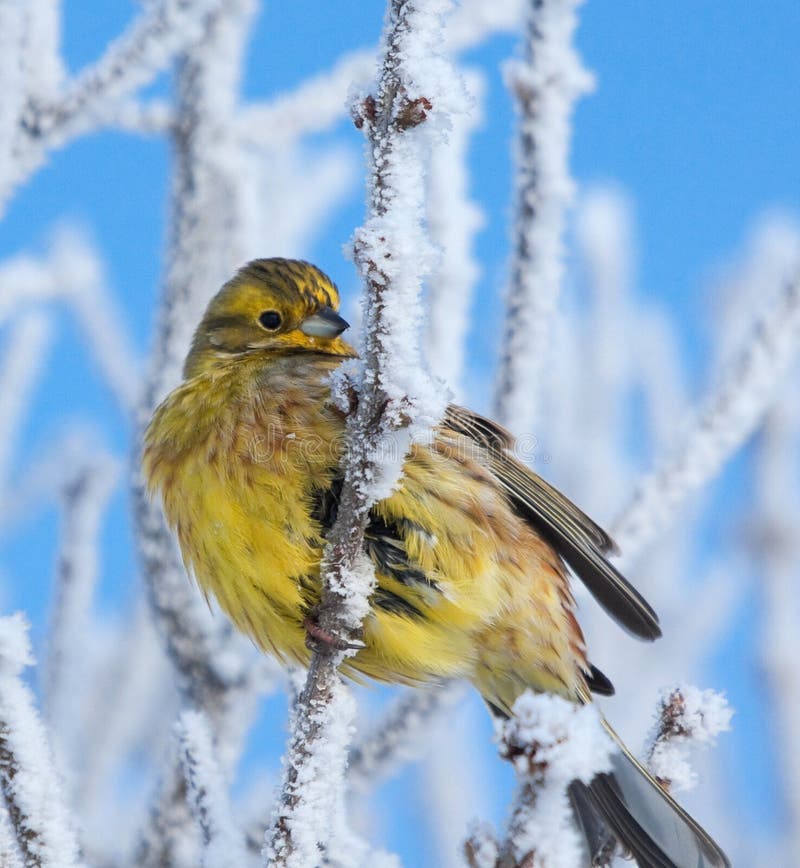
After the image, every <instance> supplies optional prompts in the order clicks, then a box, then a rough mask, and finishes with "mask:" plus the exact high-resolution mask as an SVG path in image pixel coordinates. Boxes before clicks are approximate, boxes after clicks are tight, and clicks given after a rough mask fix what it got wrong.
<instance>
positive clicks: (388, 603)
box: [372, 587, 425, 620]
mask: <svg viewBox="0 0 800 868" xmlns="http://www.w3.org/2000/svg"><path fill="white" fill-rule="evenodd" d="M372 601H373V602H374V603H375V605H376V606H378V607H379V608H380V609H383V610H384V612H391V613H392V614H393V615H404V616H405V617H407V618H416V619H420V620H424V618H425V615H424V614H423V613H422V612H421V611H420V610H419V609H418V608H417V607H416V606H415V605H414V604H413V603H410V602H409V601H408V600H406V599H405V598H404V597H401V596H400V595H399V594H395V593H394V591H390V590H388V589H387V588H384V587H378V588H376V589H375V593H374V594H373V595H372Z"/></svg>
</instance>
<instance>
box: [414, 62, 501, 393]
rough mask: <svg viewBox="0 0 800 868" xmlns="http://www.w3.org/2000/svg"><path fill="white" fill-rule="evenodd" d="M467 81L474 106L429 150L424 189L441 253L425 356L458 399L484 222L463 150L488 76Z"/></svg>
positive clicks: (431, 288)
mask: <svg viewBox="0 0 800 868" xmlns="http://www.w3.org/2000/svg"><path fill="white" fill-rule="evenodd" d="M466 83H467V92H468V94H469V96H470V99H471V102H472V103H473V106H472V109H471V111H469V112H465V113H463V114H459V115H455V116H454V117H453V128H452V130H451V131H450V134H449V136H448V137H447V140H446V141H444V142H441V143H439V144H438V145H437V146H436V147H435V148H434V149H433V154H432V158H431V171H430V180H429V186H430V192H429V194H428V228H429V230H430V234H431V241H432V242H433V243H434V244H435V245H436V246H437V247H439V248H440V249H441V257H440V261H439V263H438V265H437V267H436V270H435V272H434V274H433V275H432V276H431V279H430V280H429V281H428V298H429V302H428V311H429V320H428V334H427V342H426V348H427V358H428V365H429V366H430V369H431V371H432V372H433V373H434V375H435V376H437V377H440V378H441V379H442V380H444V382H445V383H446V384H447V385H448V386H449V387H450V389H451V390H452V391H453V393H454V396H455V399H456V400H460V394H461V378H462V376H463V373H464V371H463V368H464V351H465V345H464V342H465V340H466V336H467V329H468V327H469V314H470V305H471V302H472V294H473V291H474V289H475V284H476V282H477V280H478V277H479V275H480V267H479V265H478V263H477V261H476V259H475V254H474V249H473V244H474V240H475V234H476V233H477V232H478V230H479V229H481V227H482V226H483V223H484V217H483V212H482V211H481V209H480V208H479V207H478V206H477V205H476V204H475V202H473V201H472V200H471V199H470V198H469V190H468V188H469V178H468V176H467V152H468V148H469V144H470V138H471V134H472V132H474V130H475V129H476V128H477V127H478V126H479V125H480V124H481V123H482V121H483V112H482V110H481V108H480V105H481V103H482V101H483V97H484V92H485V90H486V81H485V79H484V78H483V76H481V75H480V74H479V73H477V72H474V73H471V74H469V75H467V76H466Z"/></svg>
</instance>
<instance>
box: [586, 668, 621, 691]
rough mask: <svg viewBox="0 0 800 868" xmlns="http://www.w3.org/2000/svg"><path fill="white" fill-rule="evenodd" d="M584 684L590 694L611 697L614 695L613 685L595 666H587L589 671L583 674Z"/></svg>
mask: <svg viewBox="0 0 800 868" xmlns="http://www.w3.org/2000/svg"><path fill="white" fill-rule="evenodd" d="M584 675H585V677H586V684H587V685H588V687H589V690H591V691H592V693H596V694H597V695H598V696H613V695H614V693H615V690H614V685H613V684H612V683H611V680H610V679H609V678H608V676H607V675H604V674H603V673H602V672H601V671H600V670H599V669H598V668H597V667H596V666H592V665H591V664H589V671H588V672H586V673H584Z"/></svg>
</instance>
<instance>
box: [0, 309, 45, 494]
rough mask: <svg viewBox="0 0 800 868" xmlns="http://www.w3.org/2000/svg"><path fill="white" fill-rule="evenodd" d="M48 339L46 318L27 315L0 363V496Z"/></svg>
mask: <svg viewBox="0 0 800 868" xmlns="http://www.w3.org/2000/svg"><path fill="white" fill-rule="evenodd" d="M50 339H51V329H50V322H49V320H48V318H47V317H46V316H45V315H44V314H41V313H35V312H33V313H27V314H25V315H24V316H22V317H20V318H19V320H18V322H16V323H15V324H14V326H13V329H12V332H11V338H10V340H9V342H8V346H7V348H6V352H5V356H4V358H3V359H2V360H0V493H2V492H3V490H4V488H5V487H6V485H7V484H8V476H9V466H10V463H11V458H12V454H13V450H14V448H15V446H16V444H17V439H18V435H19V431H20V427H21V425H22V421H23V417H24V414H25V411H26V409H27V407H28V404H29V401H30V396H31V393H32V391H33V386H34V384H35V383H36V381H37V380H38V378H39V373H40V371H41V369H42V367H43V365H44V362H45V358H46V355H47V346H48V344H49V343H50Z"/></svg>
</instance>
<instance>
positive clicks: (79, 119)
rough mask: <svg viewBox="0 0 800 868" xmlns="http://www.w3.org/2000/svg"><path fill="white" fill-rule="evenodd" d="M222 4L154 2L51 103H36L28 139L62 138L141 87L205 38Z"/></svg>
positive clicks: (182, 0) (210, 1) (207, 1)
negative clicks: (174, 59)
mask: <svg viewBox="0 0 800 868" xmlns="http://www.w3.org/2000/svg"><path fill="white" fill-rule="evenodd" d="M221 5H223V4H222V3H221V0H198V2H193V3H187V2H186V0H156V2H153V3H150V4H148V7H147V11H145V12H144V13H143V14H142V15H141V16H139V18H137V19H136V21H134V22H133V24H131V25H130V26H129V28H128V29H127V30H126V31H125V33H123V34H122V35H121V36H120V37H118V38H117V39H116V40H115V41H114V42H112V43H111V45H110V46H109V47H108V48H107V49H106V51H105V54H103V56H102V57H101V58H100V59H99V60H98V61H96V62H95V63H94V64H93V65H92V66H90V67H88V68H86V69H84V70H82V71H81V72H80V73H79V74H78V76H77V77H76V78H75V79H74V80H73V81H72V82H70V83H69V85H68V86H67V87H66V89H65V91H64V93H63V95H61V96H60V97H59V98H58V99H57V100H56V101H54V102H53V103H45V102H39V103H35V104H34V106H33V108H32V110H31V111H30V112H29V115H28V117H27V118H26V125H27V128H28V132H29V134H30V135H31V136H32V137H35V138H45V139H48V138H49V139H53V138H55V137H58V138H63V137H64V136H65V135H66V134H67V133H68V132H69V131H70V128H71V127H73V126H75V125H79V124H82V123H84V124H85V123H86V122H87V121H88V120H91V119H92V118H93V117H95V116H97V115H98V114H100V113H102V112H103V111H104V110H106V108H107V106H109V105H112V104H113V103H115V102H119V100H120V99H122V98H123V97H125V96H127V95H128V94H130V93H132V92H133V91H135V90H137V89H138V88H140V87H142V86H143V85H145V84H147V83H148V82H149V81H151V80H152V79H153V78H154V77H155V75H156V74H157V73H158V72H159V71H160V70H162V69H164V68H166V66H167V65H168V64H169V62H170V61H171V60H172V59H173V58H175V57H177V56H178V55H179V54H181V53H182V52H184V51H186V50H187V49H188V48H189V47H190V46H192V45H193V44H195V43H197V42H199V41H200V40H201V39H203V38H204V36H205V34H206V28H207V27H208V23H209V18H210V17H211V16H212V15H213V14H214V13H215V12H216V10H217V9H218V8H219V7H220V6H221Z"/></svg>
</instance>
